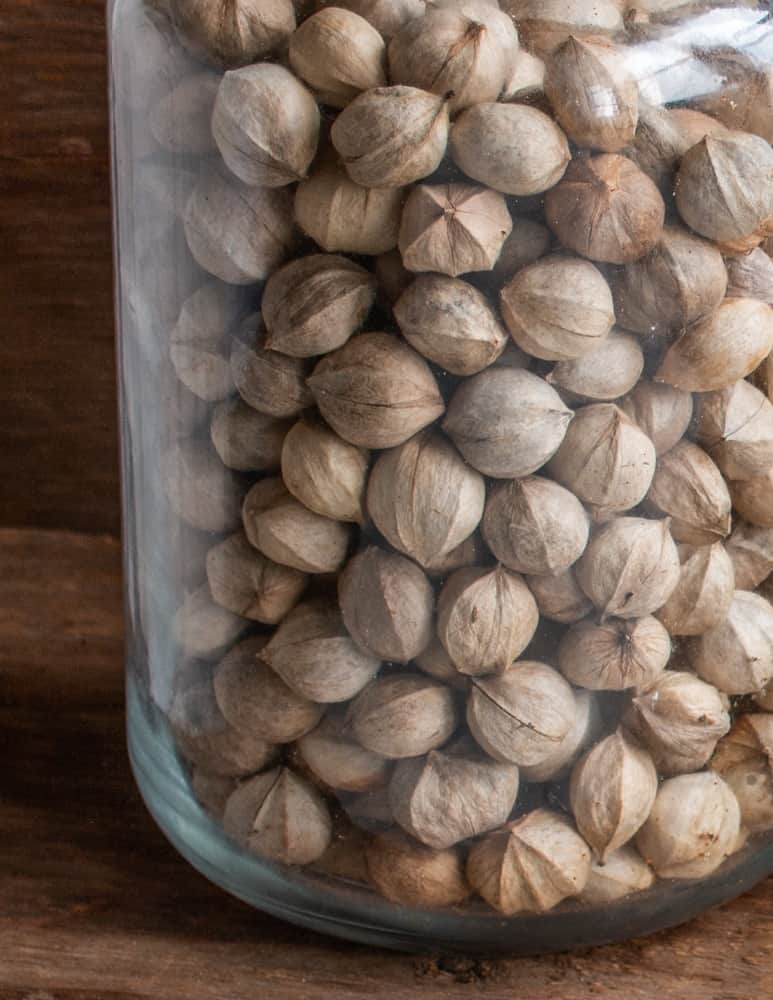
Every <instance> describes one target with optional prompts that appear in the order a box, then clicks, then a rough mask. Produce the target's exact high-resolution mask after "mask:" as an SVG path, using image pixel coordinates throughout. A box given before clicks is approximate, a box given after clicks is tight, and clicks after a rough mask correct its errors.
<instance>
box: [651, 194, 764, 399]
mask: <svg viewBox="0 0 773 1000" xmlns="http://www.w3.org/2000/svg"><path fill="white" fill-rule="evenodd" d="M771 187H773V185H771ZM771 347H773V310H771V307H770V306H769V305H767V304H766V303H764V302H760V301H759V300H757V299H725V300H724V302H722V304H721V305H720V307H719V308H718V309H717V310H716V312H714V313H713V314H712V315H711V316H709V317H708V318H707V319H704V320H702V321H701V322H699V323H696V324H695V325H694V326H692V327H690V328H689V329H688V330H686V331H685V332H684V333H683V334H682V336H681V337H680V338H679V339H678V340H677V341H675V343H673V344H672V345H671V347H669V349H668V350H667V351H666V353H665V355H664V357H663V360H662V361H661V364H660V368H659V369H658V371H657V374H656V376H655V377H656V379H657V380H658V381H660V382H668V383H669V384H670V385H673V386H676V387H677V388H679V389H686V390H687V391H688V392H711V391H712V390H713V389H724V388H725V386H728V385H732V384H733V383H734V382H737V381H738V379H741V378H745V377H746V376H747V375H751V373H752V372H753V371H754V369H755V368H756V367H757V366H758V365H759V364H760V362H762V361H763V360H764V359H765V358H766V357H767V356H768V354H770V351H771Z"/></svg>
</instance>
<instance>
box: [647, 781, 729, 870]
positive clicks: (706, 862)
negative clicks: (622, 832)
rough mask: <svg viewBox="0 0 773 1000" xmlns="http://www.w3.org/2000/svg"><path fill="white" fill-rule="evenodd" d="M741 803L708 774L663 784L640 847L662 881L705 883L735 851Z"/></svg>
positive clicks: (727, 788) (725, 787)
mask: <svg viewBox="0 0 773 1000" xmlns="http://www.w3.org/2000/svg"><path fill="white" fill-rule="evenodd" d="M739 831H740V810H739V808H738V800H737V799H736V797H735V795H734V794H733V792H732V791H731V789H730V788H729V787H728V786H727V784H726V783H725V782H724V781H723V780H722V779H721V778H720V777H719V776H718V775H716V774H714V773H712V772H710V771H703V772H700V773H698V774H682V775H678V776H677V777H675V778H668V779H667V780H666V781H664V782H663V783H662V784H661V786H660V790H659V792H658V794H657V798H656V799H655V805H654V806H653V808H652V812H651V813H650V816H649V819H648V820H647V822H646V823H645V824H644V826H643V827H642V829H641V830H640V831H639V833H638V835H637V837H636V847H637V848H638V850H639V853H640V854H641V855H642V857H643V858H644V860H645V861H647V862H648V863H649V864H650V865H652V867H653V868H654V869H655V871H656V873H657V874H658V875H659V876H660V878H686V879H698V878H705V877H706V876H707V875H710V874H711V873H712V872H713V871H715V870H716V869H717V868H718V867H719V866H720V865H721V864H722V862H723V861H724V860H725V858H726V857H728V855H730V854H732V852H733V850H734V849H735V846H736V842H737V839H738V834H739Z"/></svg>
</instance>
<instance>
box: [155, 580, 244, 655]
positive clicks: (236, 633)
mask: <svg viewBox="0 0 773 1000" xmlns="http://www.w3.org/2000/svg"><path fill="white" fill-rule="evenodd" d="M248 625H249V622H248V621H246V620H245V619H244V618H242V617H240V616H239V615H235V614H233V612H231V611H228V610H226V608H224V607H222V606H221V605H220V604H216V603H215V602H214V601H213V600H212V595H211V593H210V590H209V586H208V585H207V584H204V585H203V586H201V587H199V588H198V589H197V590H194V591H193V592H192V593H190V594H186V595H185V597H184V598H183V602H182V604H181V605H180V607H179V608H178V609H177V611H176V612H175V615H174V618H173V619H172V636H173V638H174V641H175V643H176V644H177V646H178V647H179V649H180V652H181V653H182V654H183V655H184V656H186V657H191V658H194V659H195V658H201V659H205V658H207V657H210V656H218V655H220V654H221V653H223V652H224V651H225V650H226V649H228V647H229V646H231V645H232V644H233V643H234V642H236V641H237V639H239V637H240V636H241V635H242V634H243V633H244V632H246V630H247V627H248Z"/></svg>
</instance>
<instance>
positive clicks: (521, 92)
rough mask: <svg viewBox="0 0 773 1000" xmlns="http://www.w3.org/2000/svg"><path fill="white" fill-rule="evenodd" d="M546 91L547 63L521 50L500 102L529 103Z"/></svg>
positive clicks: (511, 67)
mask: <svg viewBox="0 0 773 1000" xmlns="http://www.w3.org/2000/svg"><path fill="white" fill-rule="evenodd" d="M544 90H545V63H544V62H543V61H542V59H539V58H538V57H537V56H533V55H532V54H531V53H530V52H527V51H526V49H519V50H518V51H517V52H516V54H515V58H514V59H513V61H512V63H511V64H510V73H509V75H508V77H507V80H506V81H505V85H504V87H503V88H502V93H501V94H500V97H499V99H500V101H527V100H529V99H530V98H532V99H533V98H537V97H540V96H541V95H542V93H543V92H544Z"/></svg>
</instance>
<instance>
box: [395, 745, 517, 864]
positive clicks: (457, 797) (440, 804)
mask: <svg viewBox="0 0 773 1000" xmlns="http://www.w3.org/2000/svg"><path fill="white" fill-rule="evenodd" d="M517 794H518V768H517V767H515V766H514V765H513V764H499V763H497V762H496V761H493V760H491V758H489V757H486V755H485V754H482V753H480V751H479V750H477V748H475V747H474V745H473V746H472V747H470V748H459V749H456V748H454V747H452V748H449V750H448V751H442V750H431V751H430V753H429V754H427V756H426V757H416V758H414V759H413V760H405V761H401V762H400V763H398V765H397V766H396V768H395V771H394V774H393V775H392V780H391V781H390V783H389V801H390V803H391V805H392V812H393V814H394V817H395V819H396V820H397V822H398V823H399V824H400V826H401V827H402V828H403V829H404V830H405V831H406V832H407V833H409V834H410V835H411V836H412V837H415V838H416V839H417V840H419V841H421V843H423V844H426V845H427V846H428V847H434V848H436V849H438V850H444V849H445V848H448V847H453V845H454V844H458V843H459V842H460V841H462V840H467V839H468V838H470V837H477V836H478V835H479V834H481V833H487V832H488V831H489V830H494V829H496V828H497V827H498V826H501V825H502V824H503V823H506V822H507V819H508V817H509V815H510V812H511V811H512V808H513V806H514V805H515V798H516V795H517Z"/></svg>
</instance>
